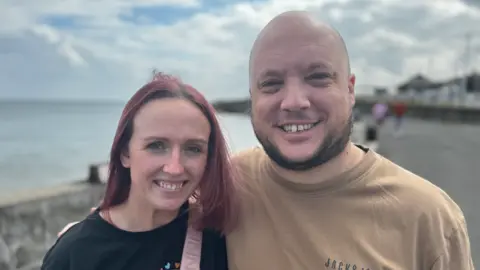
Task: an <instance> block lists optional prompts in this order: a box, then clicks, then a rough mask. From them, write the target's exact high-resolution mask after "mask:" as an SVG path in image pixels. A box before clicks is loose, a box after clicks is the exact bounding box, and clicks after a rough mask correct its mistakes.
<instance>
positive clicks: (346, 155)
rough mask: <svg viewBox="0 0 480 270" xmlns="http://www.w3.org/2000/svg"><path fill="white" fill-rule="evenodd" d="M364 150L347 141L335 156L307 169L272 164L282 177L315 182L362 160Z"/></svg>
mask: <svg viewBox="0 0 480 270" xmlns="http://www.w3.org/2000/svg"><path fill="white" fill-rule="evenodd" d="M364 156H365V152H364V151H363V150H362V149H360V148H358V147H357V146H355V144H353V143H352V142H349V143H348V144H347V146H346V147H345V149H344V150H343V151H342V152H341V153H340V154H339V155H338V156H336V157H335V158H333V159H332V160H330V161H328V162H327V163H324V164H322V165H320V166H317V167H315V168H313V169H310V170H307V171H300V172H298V171H292V170H287V169H284V168H281V167H280V166H278V165H276V164H274V166H275V167H276V170H277V172H279V173H280V174H281V175H282V176H284V178H286V179H289V180H290V181H292V182H295V183H299V184H316V183H321V182H323V181H325V180H327V179H331V178H334V177H335V176H337V175H340V174H342V173H344V172H346V171H348V170H350V169H352V168H354V167H355V166H356V165H358V164H359V163H360V161H362V159H363V157H364Z"/></svg>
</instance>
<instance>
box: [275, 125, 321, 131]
mask: <svg viewBox="0 0 480 270" xmlns="http://www.w3.org/2000/svg"><path fill="white" fill-rule="evenodd" d="M313 126H314V125H313V124H306V125H284V126H282V129H283V130H284V131H286V132H291V133H295V132H302V131H307V130H309V129H311V128H312V127H313Z"/></svg>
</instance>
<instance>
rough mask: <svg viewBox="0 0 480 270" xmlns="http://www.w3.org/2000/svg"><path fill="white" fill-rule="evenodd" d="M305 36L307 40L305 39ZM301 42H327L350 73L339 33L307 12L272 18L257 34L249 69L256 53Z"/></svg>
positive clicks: (346, 52)
mask: <svg viewBox="0 0 480 270" xmlns="http://www.w3.org/2000/svg"><path fill="white" fill-rule="evenodd" d="M305 36H309V38H308V37H307V39H305ZM295 39H297V40H298V39H302V40H308V39H310V40H312V41H314V40H322V39H323V40H328V41H329V42H331V43H333V46H334V47H336V48H337V51H338V57H339V58H341V59H342V60H343V61H345V63H346V68H347V70H348V74H349V73H350V60H349V56H348V51H347V46H346V44H345V41H344V40H343V38H342V36H341V35H340V33H339V32H338V31H337V30H335V29H334V28H333V27H332V26H331V25H329V24H327V23H325V22H322V21H320V20H318V19H317V18H314V17H313V16H312V14H310V13H309V12H307V11H287V12H284V13H281V14H279V15H277V16H276V17H275V18H273V19H272V20H271V21H270V22H269V23H268V24H267V25H266V26H265V27H264V28H263V29H262V31H260V33H259V34H258V36H257V38H256V40H255V42H254V44H253V47H252V50H251V51H250V68H251V67H252V60H253V58H254V57H255V56H256V54H257V53H258V51H259V50H260V51H261V50H263V49H266V48H269V47H270V48H271V47H273V46H275V45H278V44H279V43H282V42H287V41H289V40H290V41H294V40H295Z"/></svg>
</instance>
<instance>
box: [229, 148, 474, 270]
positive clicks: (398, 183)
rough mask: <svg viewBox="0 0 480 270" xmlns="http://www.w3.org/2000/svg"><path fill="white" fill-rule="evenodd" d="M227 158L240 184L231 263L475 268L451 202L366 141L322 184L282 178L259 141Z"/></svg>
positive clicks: (294, 267) (309, 268)
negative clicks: (354, 159) (356, 157)
mask: <svg viewBox="0 0 480 270" xmlns="http://www.w3.org/2000/svg"><path fill="white" fill-rule="evenodd" d="M234 164H235V166H236V167H238V168H239V172H240V176H241V180H242V181H241V184H242V185H241V186H240V187H239V190H238V191H239V193H240V194H241V209H240V211H239V217H240V224H239V227H238V228H237V229H236V230H235V231H234V232H233V233H231V234H230V235H228V236H227V245H228V258H229V267H230V269H231V270H257V269H258V270H267V269H268V270H298V269H305V270H320V269H338V270H361V269H363V270H367V269H370V270H385V269H392V270H400V269H405V270H425V269H445V270H446V269H449V270H453V269H455V270H456V269H462V270H470V269H474V266H473V262H472V258H471V251H470V243H469V239H468V233H467V227H466V223H465V218H464V216H463V213H462V211H461V209H460V208H459V207H458V206H457V204H456V203H455V202H454V201H453V200H452V199H451V198H450V197H449V196H448V195H447V194H446V193H445V192H444V191H442V190H441V189H440V188H438V187H437V186H435V185H433V184H432V183H430V182H428V181H426V180H425V179H422V178H421V177H419V176H417V175H415V174H413V173H411V172H409V171H407V170H405V169H403V168H401V167H399V166H397V165H396V164H394V163H392V162H390V161H389V160H387V159H385V158H384V157H382V156H380V155H379V154H377V153H375V152H373V151H372V150H368V151H367V154H366V155H365V157H364V159H363V160H362V161H361V162H360V164H358V165H357V166H356V167H355V168H353V169H351V170H350V171H347V172H345V173H343V174H341V175H339V176H337V177H335V179H329V180H327V181H323V182H322V183H320V184H295V183H292V181H289V180H288V179H285V178H284V177H282V175H279V174H278V173H277V172H276V170H275V167H274V166H272V163H271V160H270V159H269V158H268V157H267V156H266V154H265V152H264V151H263V149H262V148H254V149H250V150H248V151H244V152H241V153H239V154H238V155H236V157H235V158H234Z"/></svg>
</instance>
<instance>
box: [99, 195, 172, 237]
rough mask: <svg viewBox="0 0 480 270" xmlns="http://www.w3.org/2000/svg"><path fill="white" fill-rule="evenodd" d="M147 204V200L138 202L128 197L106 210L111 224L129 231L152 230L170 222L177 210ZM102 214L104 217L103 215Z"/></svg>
mask: <svg viewBox="0 0 480 270" xmlns="http://www.w3.org/2000/svg"><path fill="white" fill-rule="evenodd" d="M147 205H148V203H147V202H145V203H139V202H135V200H133V199H129V200H127V201H126V202H125V203H124V204H122V205H119V206H117V207H114V208H112V209H110V210H108V211H109V214H110V218H111V221H112V222H113V225H115V226H116V227H118V228H120V229H122V230H125V231H130V232H142V231H150V230H153V229H155V228H158V227H161V226H163V225H165V224H168V223H170V222H171V221H172V220H174V219H175V217H176V216H177V215H178V210H175V211H164V210H157V209H155V208H153V207H152V206H151V205H149V206H147ZM102 216H103V217H105V215H102Z"/></svg>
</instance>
